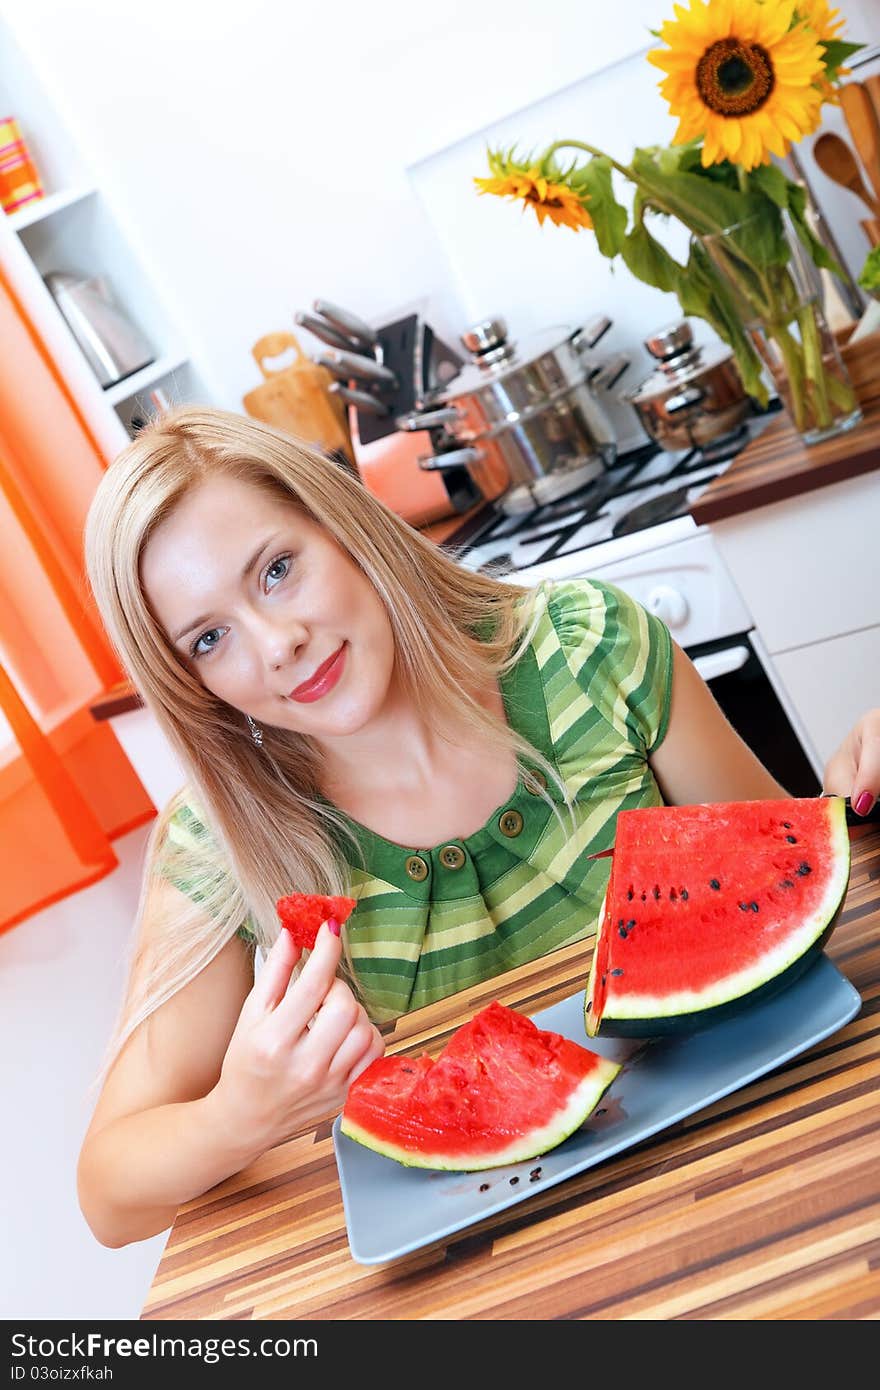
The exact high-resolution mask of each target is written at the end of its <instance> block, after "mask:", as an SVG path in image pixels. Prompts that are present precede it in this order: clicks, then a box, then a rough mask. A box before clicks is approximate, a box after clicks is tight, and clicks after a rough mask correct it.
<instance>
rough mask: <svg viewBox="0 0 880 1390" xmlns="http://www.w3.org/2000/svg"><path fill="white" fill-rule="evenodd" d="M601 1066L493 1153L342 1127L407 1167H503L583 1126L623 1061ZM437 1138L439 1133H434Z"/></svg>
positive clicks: (343, 1123) (345, 1123)
mask: <svg viewBox="0 0 880 1390" xmlns="http://www.w3.org/2000/svg"><path fill="white" fill-rule="evenodd" d="M596 1062H597V1065H596V1066H595V1067H594V1068H593V1070H592V1071H591V1072H590V1073H589V1075H588V1076H585V1077H583V1079H582V1080H581V1081H580V1082H578V1084H577V1086H575V1087H574V1089H573V1090H572V1092H571V1095H570V1096H569V1097H568V1100H567V1101H566V1102H565V1104H564V1105H563V1106H561V1107H560V1109H559V1110H558V1111H557V1113H556V1114H555V1115H554V1116H553V1118H552V1119H551V1120H549V1121H547V1123H546V1124H543V1125H541V1126H539V1127H537V1128H535V1129H531V1130H528V1131H526V1132H525V1133H523V1134H521V1135H517V1137H516V1138H515V1139H514V1140H512V1141H511V1142H510V1143H509V1144H507V1145H506V1147H505V1148H503V1149H496V1150H495V1151H494V1152H493V1153H481V1154H472V1155H470V1156H468V1155H466V1154H461V1153H457V1154H448V1153H447V1154H444V1153H442V1152H437V1151H434V1152H431V1153H425V1152H421V1151H419V1150H418V1149H413V1148H403V1147H401V1146H400V1145H398V1144H393V1143H389V1142H388V1141H387V1140H384V1139H378V1138H377V1137H376V1136H375V1135H374V1134H371V1133H370V1132H369V1131H368V1130H366V1129H364V1128H363V1126H361V1125H359V1124H357V1123H356V1122H354V1121H352V1120H351V1119H350V1118H348V1117H346V1116H345V1114H343V1115H342V1118H341V1119H340V1124H339V1128H340V1130H341V1132H342V1133H343V1134H344V1135H345V1136H346V1138H348V1139H353V1140H354V1141H355V1143H357V1144H362V1145H363V1146H364V1148H367V1149H372V1150H373V1152H374V1153H377V1154H381V1155H382V1157H383V1158H390V1159H393V1160H394V1162H395V1163H401V1164H403V1165H404V1167H406V1168H431V1169H435V1170H441V1171H444V1172H449V1173H476V1172H481V1171H483V1170H484V1169H486V1168H503V1167H505V1166H506V1165H507V1164H510V1163H524V1162H525V1161H526V1160H528V1159H531V1158H537V1157H539V1156H540V1155H541V1154H545V1153H549V1152H550V1150H551V1149H555V1148H558V1146H559V1145H560V1144H561V1143H562V1142H563V1140H565V1139H568V1138H569V1136H570V1135H572V1134H574V1132H575V1130H577V1129H580V1127H581V1125H582V1124H583V1123H584V1121H585V1120H587V1119H588V1118H589V1116H590V1115H591V1114H592V1112H593V1111H594V1110H595V1108H596V1106H597V1105H598V1104H599V1101H600V1100H601V1099H602V1097H603V1095H604V1094H605V1092H606V1091H607V1090H608V1087H609V1086H610V1085H611V1083H612V1081H613V1080H614V1078H615V1077H616V1076H617V1074H618V1072H619V1071H620V1064H619V1063H617V1062H612V1061H609V1059H608V1058H606V1057H598V1056H597V1058H596ZM434 1137H436V1136H434Z"/></svg>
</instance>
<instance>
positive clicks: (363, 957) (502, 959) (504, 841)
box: [170, 579, 672, 1022]
mask: <svg viewBox="0 0 880 1390" xmlns="http://www.w3.org/2000/svg"><path fill="white" fill-rule="evenodd" d="M539 612H540V618H539V621H538V625H537V627H536V629H535V632H534V636H533V638H532V641H531V643H530V645H529V646H528V647H527V648H526V650H525V651H524V652H523V655H522V656H521V658H520V659H519V661H518V662H517V664H516V665H515V666H514V667H513V668H512V669H511V670H510V671H509V672H507V673H506V674H505V675H503V676H501V677H500V679H499V684H500V687H501V692H502V696H503V700H504V707H505V712H506V715H507V719H508V721H509V723H510V725H511V726H512V727H513V728H514V729H516V730H517V732H519V733H520V734H522V735H524V736H525V737H526V738H527V739H528V740H529V741H530V743H531V744H532V745H533V746H534V747H535V748H537V749H538V750H539V751H540V752H541V753H543V755H544V756H545V758H547V760H548V761H549V762H550V764H551V765H552V766H554V767H555V768H556V770H557V771H558V773H559V774H560V777H561V779H562V781H563V782H564V784H565V786H566V788H567V790H568V793H569V796H570V798H571V799H572V801H573V803H574V813H575V822H574V825H572V823H571V820H570V819H569V813H568V811H567V809H566V807H565V805H564V804H563V802H562V798H561V796H560V793H559V791H558V789H557V788H555V787H554V786H553V784H552V783H550V784H549V785H548V786H547V792H548V793H549V794H550V797H551V799H552V800H553V801H554V802H555V803H556V804H557V807H558V809H559V810H560V812H561V818H562V822H563V824H562V825H561V826H560V824H559V821H558V820H557V817H556V816H555V815H554V813H553V810H552V809H551V807H550V806H549V805H548V804H547V802H546V801H545V800H544V799H543V797H541V796H540V795H539V794H537V793H536V791H535V789H534V783H533V782H531V779H530V777H529V775H528V773H526V774H525V775H521V776H520V778H519V780H518V782H517V786H516V789H515V791H514V793H513V795H512V796H511V797H510V798H509V799H508V800H507V801H506V802H505V803H504V804H503V805H501V806H498V807H497V808H496V810H495V811H493V813H492V815H491V816H490V817H489V819H488V820H487V821H486V823H485V824H484V825H483V826H482V828H481V829H479V830H477V831H476V832H475V833H474V834H472V835H468V836H464V837H462V838H461V839H453V840H445V841H443V843H442V844H438V845H430V846H427V845H412V846H403V845H400V844H396V843H394V842H393V841H390V840H386V839H384V838H383V837H382V836H381V835H378V834H376V832H375V831H373V830H370V829H368V828H367V827H366V826H363V825H361V824H359V823H358V822H356V821H353V820H351V818H350V817H346V820H347V822H348V824H350V825H351V828H352V830H353V831H354V833H355V835H356V837H357V840H358V843H359V846H360V848H361V851H362V855H363V863H364V865H365V866H366V868H364V867H361V866H360V865H358V866H353V865H350V866H349V870H350V895H351V896H352V897H353V898H356V899H357V906H356V908H355V909H354V912H353V913H352V915H351V917H350V918H349V920H348V925H347V932H348V942H349V948H350V952H351V957H352V963H353V965H354V968H355V971H356V974H357V979H358V985H359V987H360V991H361V997H362V999H363V1002H364V1005H365V1007H366V1008H367V1010H368V1012H369V1013H370V1015H371V1017H372V1018H373V1019H375V1020H376V1021H377V1022H381V1021H386V1020H388V1019H391V1018H395V1017H397V1016H399V1015H400V1014H403V1013H407V1012H408V1011H409V1010H411V1009H416V1008H419V1007H421V1006H422V1005H425V1004H430V1003H432V1002H433V1001H434V1000H437V999H442V998H445V997H446V996H447V995H449V994H454V993H455V992H457V991H458V990H461V989H465V988H467V987H468V986H469V985H473V984H477V983H479V982H480V981H482V980H486V979H488V978H490V977H491V976H494V975H498V974H501V973H502V972H504V971H506V970H511V969H513V968H514V967H515V966H518V965H522V964H524V963H525V962H526V961H530V960H534V959H535V958H536V957H538V956H543V955H546V954H547V953H548V952H549V951H554V950H557V949H558V948H559V947H562V946H566V945H568V944H570V943H571V942H574V941H578V940H580V939H581V938H583V937H585V936H588V935H589V934H590V933H591V932H593V931H594V930H595V927H596V920H597V916H598V911H599V907H600V905H601V901H602V895H603V893H604V891H605V885H606V883H607V879H608V871H609V863H610V860H608V859H591V858H590V856H591V855H593V854H595V853H596V851H598V850H602V849H607V848H608V847H610V845H611V844H612V843H613V840H614V826H615V821H616V817H617V813H618V811H621V810H623V809H625V808H629V807H633V806H656V805H660V804H661V802H662V797H661V794H660V790H659V788H658V786H657V783H656V780H655V778H654V776H653V773H652V771H651V768H650V766H649V764H648V754H649V753H650V752H651V751H652V750H653V749H655V748H656V747H657V746H658V745H659V743H660V742H661V740H662V739H663V737H664V735H665V733H666V727H667V723H668V719H669V705H670V696H671V686H672V643H671V639H670V635H669V632H668V630H667V629H666V627H665V626H664V625H663V623H662V622H660V620H659V619H657V618H656V617H654V616H653V615H652V614H650V613H648V612H647V611H646V610H645V609H644V608H642V607H641V605H639V604H638V603H637V602H636V601H635V600H633V599H632V598H630V597H629V596H628V595H626V594H625V593H623V592H622V591H621V590H619V589H617V588H616V587H614V586H612V585H607V584H603V583H600V582H598V581H597V580H588V579H574V580H565V581H561V582H558V583H555V584H551V585H547V586H545V587H544V589H543V592H542V594H541V596H540V599H539ZM530 782H531V786H530ZM193 819H194V812H193V811H192V810H191V808H189V807H184V808H182V810H181V811H178V812H177V813H176V815H175V817H174V818H173V820H172V825H171V832H170V833H171V834H172V835H174V834H175V833H176V834H187V829H186V827H187V823H189V826H190V828H192V827H193ZM200 828H203V827H200ZM178 886H179V887H181V888H183V890H184V891H186V886H185V885H183V884H179V885H178ZM241 934H242V935H244V936H246V937H247V936H249V935H251V934H250V933H249V931H248V928H247V926H245V927H244V928H242V933H241Z"/></svg>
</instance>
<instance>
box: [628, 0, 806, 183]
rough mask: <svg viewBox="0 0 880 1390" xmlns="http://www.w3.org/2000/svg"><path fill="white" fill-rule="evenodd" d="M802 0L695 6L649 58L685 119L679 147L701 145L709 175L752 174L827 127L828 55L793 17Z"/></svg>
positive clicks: (716, 0) (707, 0) (666, 30)
mask: <svg viewBox="0 0 880 1390" xmlns="http://www.w3.org/2000/svg"><path fill="white" fill-rule="evenodd" d="M795 7H796V0H690V9H689V10H686V9H685V8H684V6H682V5H676V7H675V12H676V15H677V19H675V20H667V21H666V23H665V24H664V25H663V28H662V29H661V31H660V37H661V38H662V40H663V42H664V43H666V44H668V48H666V49H655V50H654V51H653V52H652V53H649V54H648V58H649V61H650V62H652V63H653V64H654V65H655V67H658V68H662V69H663V71H664V72H666V73H668V76H667V77H666V78H664V80H663V81H662V82H661V83H660V91H661V92H662V94H663V96H664V97H665V98H666V100H667V101H668V102H669V109H670V111H671V113H672V115H673V116H677V117H678V119H679V126H678V130H677V131H676V134H675V137H674V140H673V143H674V144H676V145H680V144H684V143H686V142H687V141H689V140H695V139H699V138H702V140H703V149H702V155H701V158H702V162H703V165H704V166H705V167H708V166H709V165H710V164H718V163H720V162H721V161H722V160H724V159H729V160H731V161H732V162H733V163H736V164H739V165H741V166H742V167H743V168H744V169H754V168H755V167H756V165H758V164H768V163H769V161H770V155H771V154H775V155H785V154H786V153H787V152H788V148H789V145H790V143H791V142H794V141H797V140H800V139H801V138H802V136H804V135H809V134H811V132H812V131H814V130H815V129H816V127H817V126H818V124H819V120H820V112H821V107H822V91H821V87H820V85H819V84H821V80H822V78H823V76H824V65H823V62H822V55H823V49H822V45H821V43H820V42H819V39H818V38H817V35H816V32H815V30H814V29H812V28H811V27H809V26H808V25H807V24H805V23H803V21H802V20H800V19H797V18H796V17H795Z"/></svg>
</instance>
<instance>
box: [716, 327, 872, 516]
mask: <svg viewBox="0 0 880 1390" xmlns="http://www.w3.org/2000/svg"><path fill="white" fill-rule="evenodd" d="M843 355H844V360H845V362H846V365H847V367H848V369H849V372H850V376H851V378H852V382H853V386H854V387H855V389H856V392H857V394H858V397H859V401H860V403H861V406H862V412H863V418H862V420H861V421H860V422H859V424H858V425H856V426H855V428H854V429H852V430H849V431H847V432H846V433H845V434H840V435H838V436H837V437H836V438H835V439H828V440H826V441H825V442H824V443H822V444H813V445H811V446H810V447H807V446H806V445H805V444H804V443H803V442H802V440H801V437H800V435H799V434H798V432H797V430H796V429H795V427H794V425H793V424H792V423H791V419H790V417H789V416H788V415H787V414H786V413H781V414H780V415H779V416H778V417H777V419H775V420H774V421H773V422H772V423H771V424H769V425H768V426H767V428H766V429H765V430H763V431H762V433H761V434H760V435H758V437H757V438H756V439H754V440H752V442H751V444H749V445H748V446H747V448H745V449H743V451H742V453H741V454H738V455H737V457H736V458H735V459H734V461H733V463H731V465H730V467H729V468H727V469H726V470H725V471H724V472H723V473H722V474H721V476H720V477H718V478H716V479H715V481H714V482H712V483H710V484H709V486H708V487H707V488H706V491H705V492H704V493H703V494H702V495H701V496H700V497H699V498H698V499H697V501H696V502H695V503H694V505H693V506H692V507H691V509H690V511H691V516H692V517H693V518H694V521H696V522H697V523H698V524H699V525H703V524H705V523H707V522H713V521H721V520H723V519H724V518H725V517H731V516H738V515H740V514H741V513H742V512H749V511H753V510H754V509H755V508H756V507H764V506H767V504H768V503H770V502H781V501H783V500H784V499H785V498H788V497H799V496H801V495H802V494H803V493H805V492H810V491H812V490H813V489H815V488H820V487H827V486H828V485H829V484H831V483H840V482H844V481H845V480H846V479H848V478H856V477H858V476H859V475H860V474H862V473H870V472H872V471H873V470H875V469H880V333H873V334H871V335H870V337H868V338H864V339H863V340H862V341H861V342H858V343H856V344H854V345H852V346H847V347H844V349H843Z"/></svg>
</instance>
